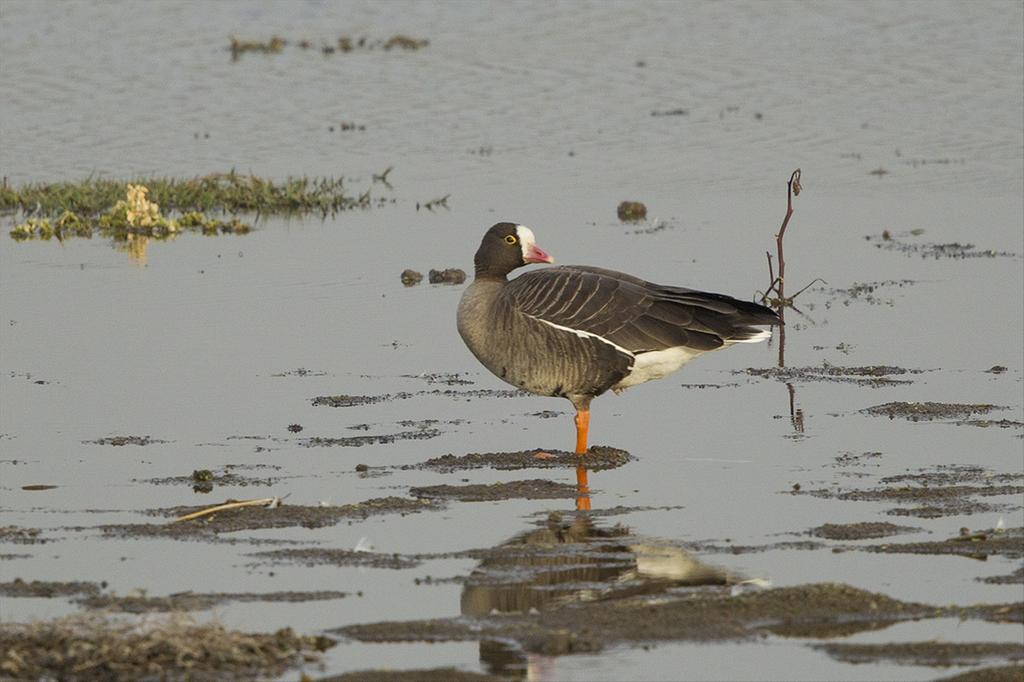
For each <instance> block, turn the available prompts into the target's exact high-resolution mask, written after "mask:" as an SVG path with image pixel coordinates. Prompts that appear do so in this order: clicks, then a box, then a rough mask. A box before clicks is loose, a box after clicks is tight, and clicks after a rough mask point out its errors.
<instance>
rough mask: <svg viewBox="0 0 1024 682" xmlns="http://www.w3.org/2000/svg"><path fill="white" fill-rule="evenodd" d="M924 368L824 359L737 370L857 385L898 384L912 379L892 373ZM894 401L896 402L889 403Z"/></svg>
mask: <svg viewBox="0 0 1024 682" xmlns="http://www.w3.org/2000/svg"><path fill="white" fill-rule="evenodd" d="M924 371H925V370H923V369H904V368H903V367H892V366H888V365H871V366H866V367H840V366H838V365H831V364H829V363H827V362H823V363H822V364H821V366H820V367H767V368H754V367H748V368H747V369H745V370H740V371H737V372H735V373H736V374H740V373H746V374H749V375H751V376H756V377H761V378H771V379H777V380H778V381H782V382H786V383H789V382H796V381H832V382H837V383H846V384H856V385H858V386H870V387H872V388H878V387H881V386H895V385H898V384H910V383H913V381H912V380H910V379H906V378H904V379H893V378H892V377H893V376H903V375H907V374H922V373H923V372H924ZM890 404H894V403H890Z"/></svg>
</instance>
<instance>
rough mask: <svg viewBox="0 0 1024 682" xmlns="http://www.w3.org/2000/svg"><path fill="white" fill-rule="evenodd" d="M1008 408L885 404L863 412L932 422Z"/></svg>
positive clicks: (979, 405) (867, 408) (868, 408)
mask: <svg viewBox="0 0 1024 682" xmlns="http://www.w3.org/2000/svg"><path fill="white" fill-rule="evenodd" d="M1005 409H1008V408H1006V407H1001V406H999V405H988V404H977V405H970V404H965V403H934V402H924V403H903V402H894V403H885V404H884V405H874V406H873V407H866V408H864V409H863V410H861V412H862V413H864V414H870V415H872V416H874V417H888V418H889V419H895V418H897V417H899V418H901V419H909V420H910V421H915V422H916V421H932V420H934V419H965V418H967V417H971V416H973V415H975V414H988V413H989V412H992V411H993V410H1005Z"/></svg>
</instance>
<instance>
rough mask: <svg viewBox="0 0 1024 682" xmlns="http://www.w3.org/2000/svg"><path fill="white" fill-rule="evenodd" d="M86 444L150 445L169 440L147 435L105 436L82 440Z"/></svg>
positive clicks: (116, 445)
mask: <svg viewBox="0 0 1024 682" xmlns="http://www.w3.org/2000/svg"><path fill="white" fill-rule="evenodd" d="M82 442H83V443H85V444H87V445H113V446H115V447H121V446H124V445H140V446H141V445H152V444H154V443H169V442H170V441H166V440H160V439H158V438H150V437H149V436H107V437H106V438H97V439H96V440H83V441H82Z"/></svg>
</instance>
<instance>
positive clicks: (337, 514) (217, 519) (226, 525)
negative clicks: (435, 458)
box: [100, 497, 437, 540]
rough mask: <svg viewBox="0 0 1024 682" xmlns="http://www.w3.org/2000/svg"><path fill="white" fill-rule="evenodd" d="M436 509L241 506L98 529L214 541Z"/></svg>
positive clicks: (423, 503) (418, 504)
mask: <svg viewBox="0 0 1024 682" xmlns="http://www.w3.org/2000/svg"><path fill="white" fill-rule="evenodd" d="M435 508H437V507H436V505H435V504H434V503H432V502H431V501H429V500H414V499H409V498H403V497H380V498H374V499H371V500H366V501H365V502H359V503H357V504H345V505H338V506H324V507H312V506H302V505H294V504H282V505H280V506H278V507H275V508H273V509H268V508H265V507H243V508H240V509H231V510H226V511H223V512H217V513H214V514H210V515H208V516H203V517H200V518H197V519H194V520H189V521H180V522H177V523H160V524H156V523H130V524H109V525H104V526H100V530H102V531H103V533H104V534H105V535H107V536H111V537H118V538H143V537H163V538H173V539H206V540H209V539H214V538H216V537H217V536H218V535H220V534H222V533H234V532H237V531H242V530H257V529H264V528H292V527H303V528H320V527H323V526H331V525H334V524H336V523H339V522H341V521H343V520H346V519H365V518H368V517H370V516H376V515H379V514H411V513H415V512H420V511H425V510H428V509H435ZM203 509H204V507H197V506H188V507H169V508H166V509H151V510H148V511H147V512H146V513H147V514H149V515H151V516H165V517H180V516H185V515H187V514H192V513H195V512H198V511H202V510H203Z"/></svg>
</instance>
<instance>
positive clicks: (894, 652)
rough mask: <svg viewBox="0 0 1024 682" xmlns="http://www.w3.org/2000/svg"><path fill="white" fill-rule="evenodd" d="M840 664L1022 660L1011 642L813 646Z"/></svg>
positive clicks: (1021, 647)
mask: <svg viewBox="0 0 1024 682" xmlns="http://www.w3.org/2000/svg"><path fill="white" fill-rule="evenodd" d="M814 648H815V649H818V650H819V651H824V652H825V653H827V654H828V655H829V656H831V657H832V658H835V659H837V660H840V661H842V662H844V663H854V664H857V663H874V662H878V661H891V662H893V663H899V664H902V665H927V666H933V667H938V666H941V667H948V666H952V665H974V664H978V663H984V662H989V661H992V660H1004V661H1018V660H1021V659H1024V644H1016V643H1012V642H1006V643H1003V642H977V643H976V642H900V643H897V644H848V643H844V642H830V643H828V644H816V645H814Z"/></svg>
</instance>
